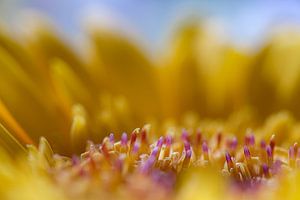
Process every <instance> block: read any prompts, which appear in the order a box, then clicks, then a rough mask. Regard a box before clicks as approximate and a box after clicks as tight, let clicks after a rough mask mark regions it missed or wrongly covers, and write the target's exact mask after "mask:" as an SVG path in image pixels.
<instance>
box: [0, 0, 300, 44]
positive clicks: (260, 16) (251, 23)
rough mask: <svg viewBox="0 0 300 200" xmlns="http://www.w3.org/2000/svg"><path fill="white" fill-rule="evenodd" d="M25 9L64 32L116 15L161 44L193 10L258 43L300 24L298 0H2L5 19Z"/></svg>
mask: <svg viewBox="0 0 300 200" xmlns="http://www.w3.org/2000/svg"><path fill="white" fill-rule="evenodd" d="M24 10H36V11H38V12H40V13H42V14H43V15H45V16H47V17H48V18H50V19H51V21H53V22H54V24H56V25H57V26H58V27H59V28H60V29H61V30H62V31H64V32H66V33H68V34H71V35H72V34H76V33H78V32H80V31H81V30H82V19H83V18H86V16H87V15H92V14H93V15H97V16H100V17H102V18H103V16H104V17H105V18H107V16H109V17H114V18H118V19H119V23H121V24H122V23H124V24H127V25H128V24H129V25H130V27H131V28H132V29H133V30H134V31H135V32H137V33H138V34H139V35H141V37H142V38H143V39H144V40H145V41H148V43H152V44H153V45H154V46H156V45H157V44H158V43H159V42H160V41H161V39H162V37H164V36H165V35H167V34H166V33H168V31H170V26H171V24H172V25H174V23H175V22H176V21H178V18H183V17H184V16H188V15H191V14H193V15H196V16H199V17H208V18H214V19H217V20H218V21H220V22H222V23H223V25H224V27H225V28H226V32H227V33H228V34H229V36H230V38H231V39H232V40H234V41H236V42H238V43H243V42H244V43H255V42H256V41H257V40H259V39H260V38H261V37H262V35H263V34H264V33H265V32H266V31H267V30H269V29H270V27H273V26H274V25H278V24H282V23H293V24H300V1H297V0H251V1H245V0H230V1H222V0H219V1H217V0H202V1H196V0H181V1H180V0H173V1H170V0H98V1H97V0H1V1H0V17H1V21H5V22H9V24H15V23H16V22H18V21H20V20H22V15H21V13H23V12H24Z"/></svg>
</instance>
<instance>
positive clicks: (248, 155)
mask: <svg viewBox="0 0 300 200" xmlns="http://www.w3.org/2000/svg"><path fill="white" fill-rule="evenodd" d="M244 155H245V157H246V159H250V157H251V154H250V150H249V148H248V147H247V146H244Z"/></svg>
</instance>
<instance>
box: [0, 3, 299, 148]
mask: <svg viewBox="0 0 300 200" xmlns="http://www.w3.org/2000/svg"><path fill="white" fill-rule="evenodd" d="M299 11H300V2H299V1H296V0H295V1H291V0H285V1H280V0H260V1H259V0H252V1H243V0H239V1H237V0H232V1H216V0H213V1H206V0H204V1H192V0H190V1H188V0H187V1H179V0H178V1H177V0H174V1H158V0H153V1H148V0H145V1H138V0H122V1H120V0H101V1H96V0H85V1H83V0H82V1H80V0H72V1H71V0H69V1H67V0H51V1H46V0H26V1H25V0H24V1H22V0H1V1H0V28H1V29H0V30H1V32H0V64H1V65H0V67H1V73H0V100H1V101H0V108H1V106H2V108H5V109H2V110H4V111H5V112H3V111H2V115H3V116H2V115H1V112H0V117H1V118H0V119H1V121H0V122H1V123H3V124H4V125H6V126H7V127H9V128H10V129H11V130H12V132H14V131H19V130H20V128H17V129H16V124H17V125H19V126H17V127H22V129H24V130H25V131H26V132H28V133H29V135H31V136H32V137H33V139H34V140H38V138H39V137H40V136H41V135H45V136H47V138H48V139H49V140H50V142H53V141H55V140H57V135H60V136H62V137H63V138H64V139H65V140H61V141H59V142H56V145H57V148H61V149H63V148H66V147H65V146H68V145H71V144H66V141H69V140H70V138H71V141H72V142H70V143H73V145H74V143H76V142H78V141H80V142H81V143H82V141H84V142H85V139H82V138H92V139H95V140H97V139H99V136H100V138H101V137H103V135H106V134H107V133H108V132H111V131H114V132H117V133H120V132H121V131H124V130H125V131H131V130H133V129H134V128H135V127H141V126H143V125H144V124H146V123H151V124H152V125H153V126H154V127H166V125H170V124H173V125H174V124H176V123H179V124H182V125H184V126H185V127H192V128H196V127H197V126H198V125H199V119H200V122H201V120H206V119H217V120H224V119H229V120H231V121H232V123H231V124H234V126H235V127H242V124H243V123H244V124H247V126H251V125H253V124H261V123H263V122H264V120H265V119H266V118H267V116H269V115H271V114H274V113H278V112H286V113H289V114H284V115H280V120H287V121H289V120H290V119H293V117H295V118H299V117H300V106H299V105H298V104H299V103H298V102H299V100H300V29H299V25H300V12H299ZM0 111H1V109H0ZM3 113H5V114H3ZM7 113H9V115H8V114H7ZM8 116H9V117H8ZM11 116H13V118H14V119H15V121H12V119H11V118H12V117H11ZM282 116H283V118H282ZM292 116H293V117H292ZM274 120H277V118H276V117H275V119H274ZM49 123H51V126H50V125H49ZM253 126H254V125H253ZM244 128H245V127H244ZM230 131H232V130H230ZM74 141H75V142H74ZM53 143H54V142H53Z"/></svg>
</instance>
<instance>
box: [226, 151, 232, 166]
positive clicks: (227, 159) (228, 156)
mask: <svg viewBox="0 0 300 200" xmlns="http://www.w3.org/2000/svg"><path fill="white" fill-rule="evenodd" d="M225 158H226V162H227V163H231V162H232V160H231V156H230V154H229V153H228V152H226V153H225Z"/></svg>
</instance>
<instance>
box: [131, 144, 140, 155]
mask: <svg viewBox="0 0 300 200" xmlns="http://www.w3.org/2000/svg"><path fill="white" fill-rule="evenodd" d="M139 149H140V145H139V143H137V142H136V143H134V145H133V149H132V152H133V153H137V152H138V151H139Z"/></svg>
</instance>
